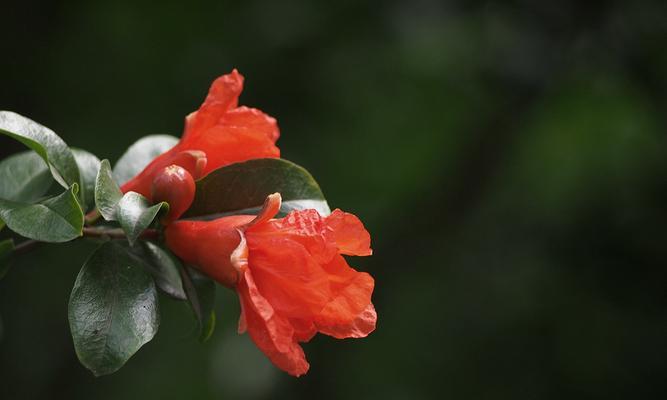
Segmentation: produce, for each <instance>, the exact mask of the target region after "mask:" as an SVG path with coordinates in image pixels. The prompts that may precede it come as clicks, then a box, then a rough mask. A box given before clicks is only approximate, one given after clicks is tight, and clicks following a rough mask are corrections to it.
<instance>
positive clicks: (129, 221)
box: [116, 192, 169, 244]
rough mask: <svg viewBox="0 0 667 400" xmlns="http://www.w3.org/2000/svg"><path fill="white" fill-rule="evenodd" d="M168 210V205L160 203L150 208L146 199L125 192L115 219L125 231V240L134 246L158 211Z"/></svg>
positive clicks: (133, 193) (136, 194)
mask: <svg viewBox="0 0 667 400" xmlns="http://www.w3.org/2000/svg"><path fill="white" fill-rule="evenodd" d="M162 209H164V210H165V211H168V210H169V204H167V203H166V202H164V201H163V202H161V203H158V204H155V205H153V206H151V204H150V202H149V201H148V199H146V198H145V197H144V196H142V195H140V194H139V193H136V192H127V193H125V195H124V196H123V198H122V199H120V202H118V209H117V210H116V218H117V219H118V223H119V224H120V227H121V228H123V230H124V231H125V235H127V240H128V241H129V242H130V244H134V242H135V241H136V240H137V238H138V237H139V235H141V232H143V231H144V230H145V229H146V228H148V226H149V225H150V224H151V223H152V222H153V220H154V219H155V217H156V216H157V214H158V213H159V212H160V210H162Z"/></svg>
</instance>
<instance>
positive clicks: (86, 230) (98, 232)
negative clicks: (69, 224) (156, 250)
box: [83, 226, 159, 239]
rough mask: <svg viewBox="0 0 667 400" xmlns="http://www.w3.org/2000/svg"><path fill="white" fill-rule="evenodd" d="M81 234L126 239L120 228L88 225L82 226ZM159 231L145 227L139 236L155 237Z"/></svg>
mask: <svg viewBox="0 0 667 400" xmlns="http://www.w3.org/2000/svg"><path fill="white" fill-rule="evenodd" d="M83 236H84V237H92V238H105V237H106V238H110V239H126V238H127V236H126V235H125V232H124V231H123V230H122V229H120V228H113V229H104V228H94V227H89V226H84V227H83ZM158 237H159V232H158V231H157V230H156V229H146V230H145V231H144V232H143V233H142V234H141V236H140V238H143V239H157V238H158Z"/></svg>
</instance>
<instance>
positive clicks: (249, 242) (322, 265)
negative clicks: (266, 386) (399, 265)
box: [165, 193, 377, 376]
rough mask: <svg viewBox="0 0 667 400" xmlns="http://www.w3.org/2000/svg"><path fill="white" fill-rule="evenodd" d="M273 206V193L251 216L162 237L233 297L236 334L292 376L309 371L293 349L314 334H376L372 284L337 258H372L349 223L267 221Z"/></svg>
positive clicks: (182, 227)
mask: <svg viewBox="0 0 667 400" xmlns="http://www.w3.org/2000/svg"><path fill="white" fill-rule="evenodd" d="M280 203H281V198H280V195H279V194H278V193H276V194H273V195H271V196H269V197H268V198H267V200H266V202H265V204H264V207H263V208H262V211H261V212H260V214H259V215H258V216H252V215H236V216H228V217H223V218H219V219H216V220H213V221H189V220H179V221H176V222H174V223H172V224H171V225H169V226H167V228H166V230H165V238H166V242H167V245H168V246H169V248H170V249H171V250H172V251H173V252H174V253H176V255H178V256H179V257H180V258H181V259H183V260H184V261H185V262H186V263H189V264H191V265H194V266H196V267H197V268H199V269H200V270H201V271H203V272H204V273H206V274H208V275H209V276H211V277H212V278H214V279H215V280H217V281H218V282H220V283H221V284H223V285H225V286H227V287H230V288H234V289H235V290H236V291H237V293H238V295H239V299H240V303H241V317H240V319H239V327H238V329H239V333H243V332H245V331H247V332H248V334H249V335H250V337H251V339H252V340H253V341H254V342H255V344H256V345H257V347H259V348H260V349H261V350H262V351H263V352H264V354H266V355H267V356H268V357H269V359H270V360H271V361H272V362H273V363H274V364H275V365H276V366H278V367H279V368H281V369H283V370H285V371H286V372H288V373H289V374H291V375H295V376H299V375H302V374H304V373H306V372H307V371H308V368H309V364H308V362H307V361H306V357H305V355H304V352H303V349H302V348H301V346H300V345H299V343H300V342H307V341H309V340H310V339H311V338H312V337H313V336H314V335H315V334H316V333H317V332H320V333H323V334H325V335H329V336H333V337H335V338H339V339H342V338H360V337H365V336H367V335H368V334H369V333H371V332H372V331H373V330H374V329H375V322H376V319H377V314H376V312H375V308H374V307H373V303H371V294H372V292H373V287H374V280H373V278H372V277H371V276H370V275H369V274H367V273H365V272H358V271H355V270H354V269H352V268H351V267H350V266H349V265H348V264H347V262H346V261H345V259H344V258H343V256H342V255H357V256H368V255H370V254H371V253H372V251H371V248H370V235H369V234H368V232H367V231H366V229H365V228H364V226H363V224H362V223H361V221H360V220H359V219H358V218H357V217H356V216H354V215H352V214H348V213H345V212H343V211H340V210H335V211H334V212H333V213H332V214H331V215H329V216H327V217H323V216H321V215H320V214H318V213H317V211H315V210H301V211H292V212H290V213H289V214H288V215H287V216H286V217H284V218H280V219H272V218H273V217H274V216H275V215H276V214H277V213H278V211H279V209H280Z"/></svg>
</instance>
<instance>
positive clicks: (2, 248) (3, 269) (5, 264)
mask: <svg viewBox="0 0 667 400" xmlns="http://www.w3.org/2000/svg"><path fill="white" fill-rule="evenodd" d="M13 251H14V241H13V240H12V239H5V240H2V241H0V279H2V278H4V277H5V275H7V271H9V257H10V256H11V254H12V252H13Z"/></svg>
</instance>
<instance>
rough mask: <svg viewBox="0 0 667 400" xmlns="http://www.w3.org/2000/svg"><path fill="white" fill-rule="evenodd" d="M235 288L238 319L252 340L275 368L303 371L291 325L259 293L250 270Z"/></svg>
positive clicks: (301, 355) (305, 366)
mask: <svg viewBox="0 0 667 400" xmlns="http://www.w3.org/2000/svg"><path fill="white" fill-rule="evenodd" d="M237 290H238V294H239V299H240V301H241V309H242V311H241V312H242V316H241V321H244V322H243V325H244V326H245V327H246V328H247V331H248V334H249V335H250V338H251V339H252V341H253V342H255V344H256V345H257V347H258V348H259V349H260V350H261V351H262V352H263V353H264V354H266V356H267V357H269V359H270V360H271V362H273V363H274V364H275V365H276V366H277V367H278V368H280V369H282V370H284V371H286V372H287V373H289V374H291V375H294V376H300V375H303V374H305V373H306V372H307V371H308V368H309V367H310V366H309V364H308V361H306V356H305V354H304V353H303V349H302V348H301V346H299V344H298V343H297V341H296V338H295V331H294V328H293V327H292V325H291V324H290V322H289V321H288V320H287V319H286V318H284V317H282V316H280V315H279V314H278V313H276V312H275V311H274V309H273V307H272V306H271V304H270V303H269V302H268V301H267V300H266V299H265V298H264V297H263V296H262V295H261V294H260V292H259V290H258V289H257V286H256V285H255V282H254V280H253V275H252V273H251V271H250V270H246V271H245V273H244V274H243V276H242V277H241V280H240V281H239V284H238V286H237ZM241 321H240V322H241ZM239 325H241V323H240V324H239Z"/></svg>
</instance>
